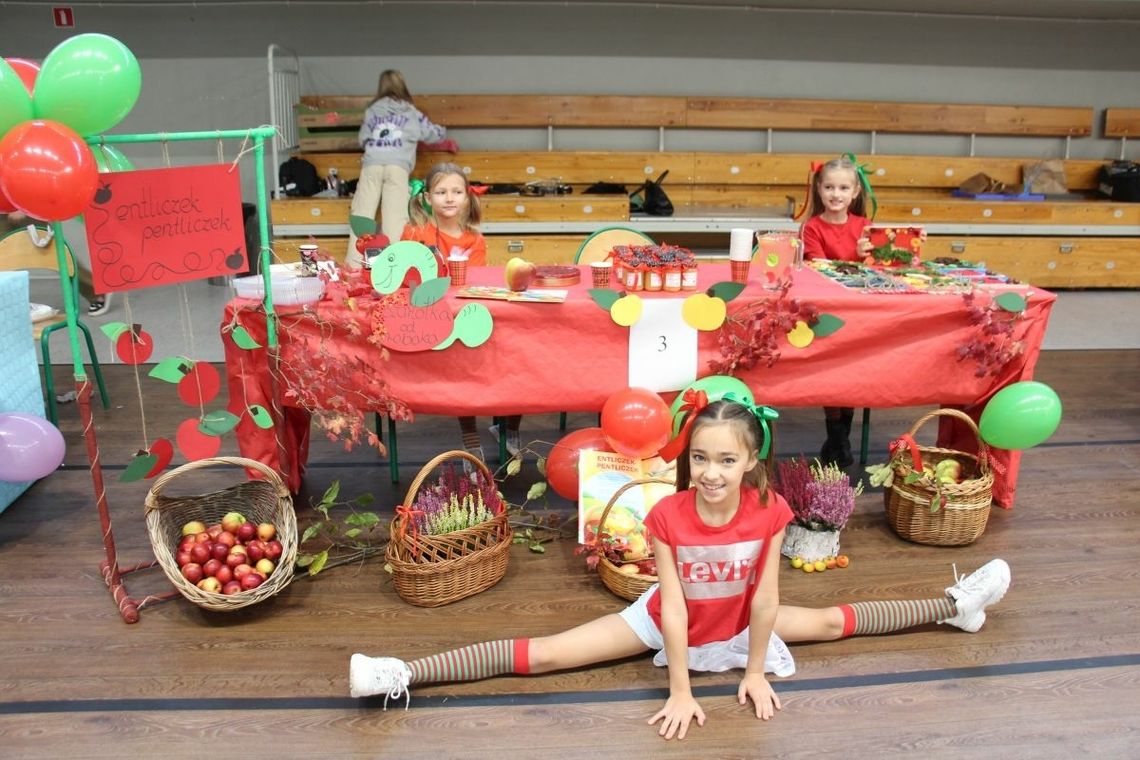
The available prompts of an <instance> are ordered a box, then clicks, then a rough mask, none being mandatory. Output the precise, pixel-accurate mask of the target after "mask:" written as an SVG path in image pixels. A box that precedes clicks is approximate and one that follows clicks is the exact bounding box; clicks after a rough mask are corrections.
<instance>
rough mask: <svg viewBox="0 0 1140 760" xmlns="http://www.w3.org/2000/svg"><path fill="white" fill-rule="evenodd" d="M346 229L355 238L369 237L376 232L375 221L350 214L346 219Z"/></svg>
mask: <svg viewBox="0 0 1140 760" xmlns="http://www.w3.org/2000/svg"><path fill="white" fill-rule="evenodd" d="M348 227H349V229H351V230H352V234H353V235H356V236H357V237H363V236H365V235H371V234H373V233H375V232H376V220H375V219H372V218H371V217H367V216H357V215H356V214H352V215H350V216H349V217H348Z"/></svg>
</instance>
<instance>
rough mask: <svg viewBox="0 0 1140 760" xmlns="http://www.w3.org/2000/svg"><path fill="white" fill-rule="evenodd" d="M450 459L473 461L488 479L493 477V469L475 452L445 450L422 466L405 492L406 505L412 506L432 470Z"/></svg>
mask: <svg viewBox="0 0 1140 760" xmlns="http://www.w3.org/2000/svg"><path fill="white" fill-rule="evenodd" d="M448 459H466V460H467V461H468V462H471V463H472V464H474V465H475V466H476V467H478V468H479V470H480V471H481V472H482V473H483V475H484V476H485V477H486V478H487V480H492V479H493V476H492V475H491V470H490V469H489V468H488V467H487V465H486V464H484V463H483V460H481V459H480V458H479V457H477V456H475V455H473V454H468V453H467V452H466V451H462V450H460V449H452V450H451V451H445V452H443V453H442V454H439V455H437V456H435V457H433V458H432V459H431V460H430V461H429V462H428V463H427V464H425V465H424V466H423V467H421V468H420V471H419V473H417V474H416V477H415V478H414V479H413V480H412V484H411V485H410V486H408V492H407V493H406V494H404V506H405V507H409V508H410V507H411V506H412V503H413V502H414V501H415V500H416V494H417V493H419V490H420V486H422V485H423V484H424V481H425V480H427V479H428V477H430V476H431V473H432V470H434V469H435V468H436V467H438V466H440V465H441V464H443V463H444V462H446V461H447V460H448Z"/></svg>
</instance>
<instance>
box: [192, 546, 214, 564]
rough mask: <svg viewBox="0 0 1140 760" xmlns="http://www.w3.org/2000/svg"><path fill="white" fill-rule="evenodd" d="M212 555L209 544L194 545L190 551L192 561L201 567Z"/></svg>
mask: <svg viewBox="0 0 1140 760" xmlns="http://www.w3.org/2000/svg"><path fill="white" fill-rule="evenodd" d="M211 556H212V555H211V554H210V545H209V544H207V543H201V544H194V546H193V548H191V549H190V559H191V561H193V562H197V563H198V564H199V565H201V564H202V563H204V562H205V561H206V560H208V559H209V558H210V557H211Z"/></svg>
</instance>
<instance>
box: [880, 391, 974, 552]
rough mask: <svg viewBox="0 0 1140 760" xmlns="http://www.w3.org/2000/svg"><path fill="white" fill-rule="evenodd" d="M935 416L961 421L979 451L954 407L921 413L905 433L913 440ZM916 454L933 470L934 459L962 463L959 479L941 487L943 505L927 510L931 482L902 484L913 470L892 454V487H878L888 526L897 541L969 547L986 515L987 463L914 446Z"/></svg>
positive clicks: (970, 423)
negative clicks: (893, 476) (898, 539)
mask: <svg viewBox="0 0 1140 760" xmlns="http://www.w3.org/2000/svg"><path fill="white" fill-rule="evenodd" d="M935 417H956V418H958V419H960V420H961V421H962V422H964V423H966V424H967V425H968V426H969V427H970V429H971V430H973V431H974V435H975V436H978V450H979V451H984V448H985V444H984V443H982V440H981V437H980V435H979V433H978V426H977V425H975V424H974V421H973V420H972V419H970V417H969V415H967V414H965V413H964V412H960V411H958V410H957V409H936V410H934V411H932V412H930V413H928V414H925V415H923V416H922V417H921V418H920V419H919V420H918V422H916V423H914V425H913V426H911V429H910V435H911V436H912V437H913V436H914V434H915V433H917V432H918V429H919V428H921V427H922V426H923V424H925V423H926V422H927V421H929V420H932V419H934V418H935ZM918 453H919V455H920V457H921V460H922V464H923V465H930V466H933V465H934V464H935V463H936V462H938V461H939V460H940V459H956V460H957V461H958V462H959V464H961V465H962V480H961V482H960V483H944V484H941V492H942V494H943V495H944V496H945V497H946V505H945V506H943V507H942V508H941V509H939V510H937V511H935V512H932V511H931V510H930V502H931V500H932V499H933V498H934V497H935V494H936V493H937V490H936V489H935V487H934V483H933V482H932V479H931V478H930V477H923V478H921V479H920V480H917V481H915V482H914V483H910V484H907V483H904V482H903V480H904V478H905V477H906V476H907V474H908V473H910V472H912V471H913V470H912V467H911V466H910V465H911V464H912V462H911V461H909V460H907V459H904V458H900V457H898V456H897V455H896V457H895V459H894V460H893V461H892V463H891V464H892V467H893V469H894V475H895V478H894V484H893V485H892V486H891V487H890V488H884V489H883V501H884V503H885V504H886V508H887V521H888V522H889V523H890V525H891V528H892V529H893V530H894V531H895V533H897V534H898V535H899V536H900V537H901V538H905V539H906V540H907V541H914V542H915V543H918V544H930V545H933V546H963V545H965V544H969V543H972V542H973V541H975V540H976V539H977V538H978V537H979V536H981V535H982V533H984V532H985V530H986V522H987V521H988V520H989V517H990V502H991V500H992V496H993V486H994V476H993V473H992V472H991V471H990V465H989V461H988V459H987V458H986V457H985V456H983V457H981V459H979V458H978V457H976V456H974V455H973V454H967V453H965V452H962V451H955V450H954V449H940V448H935V447H932V446H918Z"/></svg>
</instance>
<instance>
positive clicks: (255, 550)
mask: <svg viewBox="0 0 1140 760" xmlns="http://www.w3.org/2000/svg"><path fill="white" fill-rule="evenodd" d="M222 464H224V465H234V466H237V467H245V468H248V469H251V470H256V471H257V472H260V473H261V474H262V475H263V476H264V478H265V479H264V480H248V481H246V482H244V483H238V484H237V485H234V486H230V487H229V488H226V489H224V490H221V491H213V492H211V493H204V494H194V495H189V496H172V495H169V494H167V493H164V491H165V490H166V489H167V488H168V487H169V486H170V484H171V483H172V482H173V481H174V480H177V479H179V478H181V477H183V476H185V475H187V474H189V473H191V472H194V471H195V470H202V469H205V468H208V467H212V466H214V465H222ZM145 506H146V527H147V533H148V534H149V535H150V542H151V547H152V549H153V550H154V556H155V558H156V559H157V560H158V564H159V565H160V566H161V567H162V570H163V572H165V573H166V577H167V578H169V579H170V582H171V583H172V584H174V587H175V588H176V589H178V591H179V592H180V593H181V594H182V595H183V596H184V597H186V598H187V599H189V600H190V601H192V602H194V603H195V604H197V605H198V606H199V607H204V608H206V609H208V610H216V611H219V612H225V611H228V610H236V609H240V608H242V607H248V606H249V605H251V604H256V603H257V602H260V601H263V600H265V599H268V598H269V597H271V596H273V595H274V594H276V593H277V592H279V591H280V590H281V589H283V588H285V586H287V585H288V584H289V581H290V580H292V578H293V564H294V562H295V561H296V558H297V516H296V514H295V512H294V511H293V500H292V498H291V496H290V494H289V489H288V488H286V487H285V484H284V483H283V482H282V480H281V478H280V476H279V475H278V474H277V473H276V472H274V471H273V470H272V469H270V468H269V467H266V466H265V465H263V464H262V463H260V462H257V461H255V460H252V459H244V458H241V457H214V458H210V459H202V460H198V461H195V462H190V463H188V464H184V465H182V466H181V467H178V468H176V469H174V470H171V471H170V472H168V473H166V474H165V475H163V476H162V477H160V478H158V480H156V481H155V482H154V485H153V486H152V487H151V489H150V492H149V493H148V494H147V496H146V502H145Z"/></svg>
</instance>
